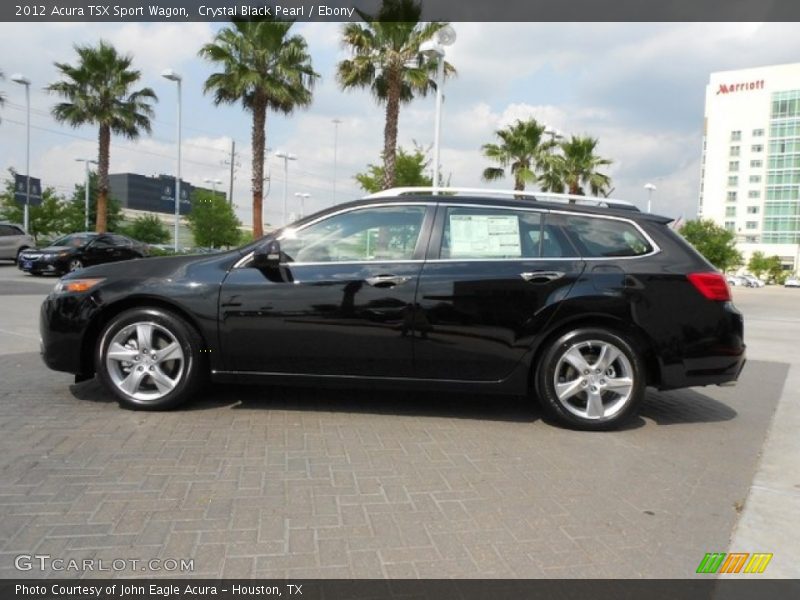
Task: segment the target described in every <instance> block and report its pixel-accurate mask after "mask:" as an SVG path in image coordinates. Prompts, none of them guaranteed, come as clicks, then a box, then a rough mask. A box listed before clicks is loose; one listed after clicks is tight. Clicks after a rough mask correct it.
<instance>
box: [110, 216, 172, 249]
mask: <svg viewBox="0 0 800 600" xmlns="http://www.w3.org/2000/svg"><path fill="white" fill-rule="evenodd" d="M122 233H124V234H125V235H127V236H128V237H132V238H133V239H135V240H139V241H140V242H144V243H145V244H164V243H166V242H168V241H169V240H170V239H171V237H172V236H171V234H170V232H169V229H168V228H167V226H166V225H164V222H163V221H162V220H161V219H159V218H158V217H157V216H156V215H142V216H140V217H136V218H135V219H134V220H133V221H132V222H131V223H128V224H127V225H125V226H124V227H122Z"/></svg>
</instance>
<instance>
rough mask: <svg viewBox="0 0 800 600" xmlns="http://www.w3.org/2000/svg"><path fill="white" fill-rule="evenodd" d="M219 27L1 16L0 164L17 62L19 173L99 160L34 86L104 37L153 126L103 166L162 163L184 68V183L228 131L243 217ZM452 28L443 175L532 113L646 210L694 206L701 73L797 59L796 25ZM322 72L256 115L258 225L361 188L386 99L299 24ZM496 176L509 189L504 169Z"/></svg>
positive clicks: (333, 30) (466, 176)
mask: <svg viewBox="0 0 800 600" xmlns="http://www.w3.org/2000/svg"><path fill="white" fill-rule="evenodd" d="M222 26H224V25H222V24H214V23H123V24H117V23H91V24H90V23H37V24H31V23H23V24H11V23H0V70H1V71H2V72H3V73H4V74H5V79H4V80H2V81H0V90H2V92H3V93H4V94H5V96H6V104H5V106H4V107H2V108H0V168H1V169H2V170H3V175H5V173H6V172H7V169H8V168H9V167H13V168H15V169H16V170H18V171H19V172H22V173H24V171H25V96H24V88H23V86H21V85H18V84H15V83H13V82H11V81H10V76H11V75H12V74H13V73H22V74H24V75H25V76H26V77H28V78H29V79H30V80H31V81H32V85H31V127H32V131H31V175H33V176H38V177H40V178H41V179H42V182H43V185H45V186H47V185H49V186H53V187H55V188H56V190H57V191H58V192H60V193H63V194H68V193H70V192H71V191H72V188H73V186H74V184H76V183H79V182H81V181H83V177H84V171H83V164H82V163H79V162H76V160H75V159H76V158H96V156H97V142H96V137H97V131H96V129H94V128H92V127H88V126H87V127H81V128H78V129H72V128H70V127H68V126H64V125H60V124H58V123H57V122H55V121H54V120H53V118H52V117H51V116H50V108H51V106H52V105H53V103H54V102H55V101H56V98H55V97H54V96H52V95H49V94H48V93H47V92H45V91H44V87H45V86H46V85H48V84H49V83H52V82H53V81H55V80H57V78H58V73H57V70H56V68H55V67H54V66H53V63H54V61H61V62H74V61H75V53H74V51H73V49H72V47H73V45H74V44H94V43H96V42H97V41H98V40H100V39H105V40H107V41H110V42H112V43H113V44H114V45H115V46H116V47H117V48H118V49H119V50H120V51H123V52H126V53H131V54H132V55H133V56H134V66H135V67H136V68H138V69H139V70H141V72H142V80H141V85H147V86H150V87H152V88H153V89H154V90H155V92H156V94H157V95H158V97H159V102H158V103H157V105H156V106H155V110H156V116H155V121H154V122H153V131H152V135H150V136H143V137H142V138H141V139H140V140H138V141H136V142H131V141H128V140H124V139H122V138H114V139H113V141H112V147H111V169H110V171H111V172H112V173H121V172H137V173H143V174H147V175H153V174H159V173H164V174H168V175H174V173H175V168H176V158H175V156H176V118H177V116H176V112H177V111H176V105H177V94H176V86H175V84H174V83H173V82H171V81H168V80H166V79H164V78H162V77H161V76H160V73H161V72H162V71H163V70H164V69H167V68H171V69H174V70H176V71H178V72H179V73H181V75H182V77H183V110H182V122H183V145H182V148H183V161H182V174H183V179H184V180H187V181H189V182H191V183H192V184H194V185H205V186H207V187H208V186H209V185H210V184H208V183H204V180H205V179H219V180H220V181H222V184H221V185H220V186H219V189H224V190H226V191H227V189H228V183H229V166H228V164H226V161H228V160H229V158H230V156H229V153H230V146H231V140H235V142H236V149H237V158H236V161H235V163H236V174H235V180H234V203H235V205H236V207H237V214H238V215H239V217H240V218H241V219H242V221H243V223H244V224H246V225H250V224H251V213H250V198H251V192H250V190H251V184H250V171H251V169H250V165H251V153H250V127H251V118H250V115H249V113H247V112H245V111H244V110H243V109H242V108H241V106H239V105H233V106H221V107H215V106H214V105H213V103H212V101H211V99H210V97H209V96H206V95H204V94H203V92H202V85H203V82H204V81H205V79H206V77H208V75H209V74H210V73H212V72H213V65H211V64H208V63H206V62H204V61H203V60H202V59H200V58H198V57H197V50H198V49H199V48H200V47H201V46H202V44H204V43H206V42H208V41H210V40H211V39H212V38H213V36H214V34H215V32H216V31H217V30H218V29H220V28H221V27H222ZM454 28H455V29H456V32H457V35H458V39H457V41H456V42H455V44H454V45H453V46H451V47H449V48H448V49H447V60H448V61H449V62H451V63H452V64H453V65H454V66H455V67H456V69H457V71H458V75H457V77H456V78H455V79H453V80H449V81H448V82H447V84H446V87H445V89H444V93H445V102H444V109H443V121H442V151H441V161H442V171H443V173H444V174H445V176H446V177H450V181H451V185H458V186H463V187H485V186H487V185H488V184H486V183H484V182H482V181H481V173H482V171H483V169H484V168H485V167H487V166H490V163H489V162H488V161H487V160H486V159H485V158H483V157H482V154H481V151H480V148H481V146H482V145H483V144H485V143H487V142H492V141H495V136H494V132H495V131H496V130H497V129H499V128H502V127H505V126H507V125H509V124H511V123H512V122H513V121H514V120H516V119H525V118H527V117H535V118H536V119H537V120H539V121H540V122H544V123H546V124H547V125H549V126H550V127H552V128H555V129H557V130H558V131H560V132H562V133H563V134H565V135H590V136H592V137H595V138H598V139H599V145H598V153H599V154H600V155H601V156H603V157H604V158H608V159H611V160H612V161H613V164H612V165H611V166H610V167H609V168H608V174H609V175H610V176H611V177H612V180H613V184H612V185H613V188H614V190H613V193H612V197H615V198H620V199H624V200H628V201H631V202H634V203H636V204H637V205H639V206H640V207H644V206H645V205H646V201H647V197H646V193H647V192H646V191H645V190H644V185H645V184H646V183H648V182H650V183H653V184H655V185H656V187H657V189H656V191H655V192H654V193H653V210H654V212H660V213H662V214H666V215H669V216H672V217H678V216H683V217H684V218H691V217H693V216H695V214H696V208H697V195H698V188H699V179H700V152H701V145H702V129H703V102H704V94H705V85H706V83H707V82H708V77H709V73H711V72H713V71H720V70H728V69H738V68H746V67H757V66H764V65H771V64H781V63H789V62H796V61H798V60H800V36H797V24H790V23H764V24H759V23H738V24H737V23H619V24H614V23H455V24H454ZM295 30H296V32H297V33H299V34H302V35H303V36H304V37H305V38H306V40H307V41H308V45H309V50H310V53H311V56H312V60H313V65H314V68H315V70H316V71H317V72H318V73H320V75H321V78H320V80H319V81H318V83H317V85H316V86H315V89H314V101H313V103H312V105H311V106H310V107H309V108H307V109H301V110H297V111H295V112H294V113H293V114H292V115H289V116H285V115H280V114H275V113H271V114H269V115H268V118H267V145H268V146H269V147H270V148H272V150H273V152H274V151H276V150H285V151H288V152H291V153H293V154H295V155H296V156H297V157H298V160H296V161H293V162H290V163H289V166H288V179H287V178H285V176H284V170H283V169H284V167H283V161H282V160H279V159H276V158H274V157H271V158H269V160H268V162H267V167H266V171H267V172H268V173H269V174H270V175H271V178H270V184H269V188H268V189H269V193H268V196H267V199H266V201H265V221H267V222H268V223H280V221H281V215H282V207H283V193H284V185H285V184H286V190H287V192H288V204H289V211H290V212H294V213H299V203H298V199H297V198H296V197H295V196H294V194H295V193H297V192H302V193H308V194H311V197H310V198H309V199H308V200H306V213H307V214H308V213H310V212H313V211H315V210H319V209H322V208H325V207H328V206H330V205H332V204H333V203H334V197H333V182H334V135H335V134H334V129H335V126H334V124H333V119H340V120H341V124H340V125H339V126H338V135H337V136H336V140H337V144H336V147H337V151H336V156H337V165H338V168H337V176H336V202H342V201H345V200H350V199H354V198H357V197H360V196H361V195H363V192H362V191H361V190H360V188H359V187H358V185H357V183H356V182H355V181H354V179H353V175H354V174H355V173H357V172H360V171H363V170H364V169H365V167H366V165H367V164H368V163H378V162H379V156H380V152H381V149H382V145H383V125H384V108H383V106H380V105H378V104H376V103H375V101H374V100H373V98H372V97H371V96H370V94H369V92H368V91H366V90H355V91H342V90H341V89H340V88H339V86H338V84H337V82H336V77H335V70H336V64H337V62H338V61H339V60H341V59H342V58H345V57H346V56H347V51H346V49H345V48H343V47H342V44H341V37H340V36H341V24H337V23H298V24H296V25H295ZM433 127H434V99H433V96H429V97H425V98H418V99H416V100H414V101H413V102H412V103H410V104H407V105H404V106H403V107H402V109H401V114H400V131H399V143H400V145H402V146H403V147H406V148H413V146H414V144H415V143H416V144H419V145H421V146H423V147H429V146H430V145H431V143H432V139H433ZM492 187H502V188H511V187H513V182H512V181H511V180H509V179H506V180H504V181H502V182H500V183H495V184H492Z"/></svg>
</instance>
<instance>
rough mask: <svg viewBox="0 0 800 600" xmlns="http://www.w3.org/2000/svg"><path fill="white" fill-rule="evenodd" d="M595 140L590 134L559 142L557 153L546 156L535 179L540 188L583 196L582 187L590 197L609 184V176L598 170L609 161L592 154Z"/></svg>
mask: <svg viewBox="0 0 800 600" xmlns="http://www.w3.org/2000/svg"><path fill="white" fill-rule="evenodd" d="M597 142H598V140H596V139H595V138H592V137H577V136H572V137H571V138H570V139H569V140H565V141H563V142H561V143H560V144H559V145H558V147H559V149H560V150H561V153H560V154H552V155H550V156H549V157H547V159H546V166H545V169H544V173H543V174H542V176H541V177H540V179H539V183H540V185H541V186H542V189H543V190H545V191H550V192H557V193H564V192H565V191H566V192H568V193H570V194H575V195H579V196H584V195H586V188H587V187H588V189H589V191H590V192H591V194H592V195H593V196H597V195H599V194H601V193H604V192H605V191H606V190H608V188H609V187H611V178H610V177H609V176H608V175H605V174H604V173H601V172H600V171H599V169H600V168H601V167H605V166H608V165H610V164H611V161H610V160H608V159H605V158H601V157H599V156H597V155H596V154H595V149H596V148H597Z"/></svg>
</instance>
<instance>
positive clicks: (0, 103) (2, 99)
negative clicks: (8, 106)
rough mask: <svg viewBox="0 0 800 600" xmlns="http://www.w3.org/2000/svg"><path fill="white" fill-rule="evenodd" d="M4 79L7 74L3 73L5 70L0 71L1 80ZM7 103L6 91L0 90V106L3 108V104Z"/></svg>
mask: <svg viewBox="0 0 800 600" xmlns="http://www.w3.org/2000/svg"><path fill="white" fill-rule="evenodd" d="M3 79H5V75H3V72H2V71H0V81H2V80H3ZM5 103H6V95H5V94H4V93H2V92H0V108H1V107H2V106H3V105H4V104H5Z"/></svg>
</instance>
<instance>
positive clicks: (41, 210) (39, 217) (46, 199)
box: [0, 169, 64, 242]
mask: <svg viewBox="0 0 800 600" xmlns="http://www.w3.org/2000/svg"><path fill="white" fill-rule="evenodd" d="M9 174H10V177H9V178H7V179H6V180H5V185H4V190H3V192H2V197H0V220H2V221H9V222H10V223H18V224H22V222H23V217H24V209H23V205H22V204H20V203H19V202H17V201H16V199H15V198H14V171H13V170H12V169H9ZM29 217H30V223H29V231H28V233H30V234H31V235H32V236H33V237H34V239H35V240H37V242H38V241H39V239H40V238H42V237H48V236H51V235H53V234H55V233H61V232H62V231H63V226H64V202H63V199H62V198H61V197H60V196H59V195H58V194H57V193H56V191H55V190H54V189H53V188H51V187H48V188H45V189H43V190H42V203H41V204H39V205H38V206H36V205H31V210H30V215H29Z"/></svg>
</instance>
